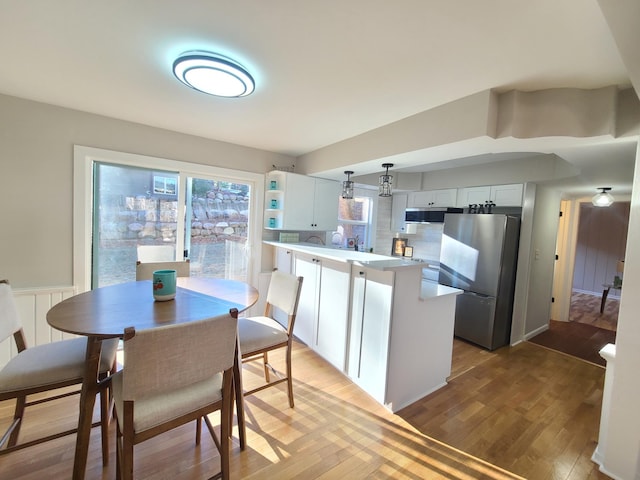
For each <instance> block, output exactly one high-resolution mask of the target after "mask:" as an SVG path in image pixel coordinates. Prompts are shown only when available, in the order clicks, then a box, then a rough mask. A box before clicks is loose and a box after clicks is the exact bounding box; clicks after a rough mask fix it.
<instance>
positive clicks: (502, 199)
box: [456, 183, 523, 208]
mask: <svg viewBox="0 0 640 480" xmlns="http://www.w3.org/2000/svg"><path fill="white" fill-rule="evenodd" d="M522 188H523V185H522V184H521V183H516V184H510V185H493V186H490V185H486V186H483V187H467V188H459V189H458V202H457V204H456V206H457V207H462V208H465V207H468V206H469V205H474V204H478V205H484V204H485V203H487V202H490V201H491V202H493V203H495V204H496V206H498V207H520V206H522Z"/></svg>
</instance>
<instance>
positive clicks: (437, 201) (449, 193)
mask: <svg viewBox="0 0 640 480" xmlns="http://www.w3.org/2000/svg"><path fill="white" fill-rule="evenodd" d="M457 195H458V190H457V189H456V188H445V189H442V190H423V191H420V192H410V193H409V198H408V201H407V207H410V208H411V207H453V206H455V205H456V197H457Z"/></svg>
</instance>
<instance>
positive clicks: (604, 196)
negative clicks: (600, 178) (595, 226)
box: [591, 187, 615, 207]
mask: <svg viewBox="0 0 640 480" xmlns="http://www.w3.org/2000/svg"><path fill="white" fill-rule="evenodd" d="M598 190H602V191H601V192H599V193H596V194H595V195H594V196H593V198H592V199H591V203H593V206H594V207H609V206H611V204H612V203H613V201H614V200H615V199H614V198H613V195H611V194H610V193H608V192H609V190H611V187H598Z"/></svg>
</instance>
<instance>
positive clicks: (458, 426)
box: [0, 340, 607, 480]
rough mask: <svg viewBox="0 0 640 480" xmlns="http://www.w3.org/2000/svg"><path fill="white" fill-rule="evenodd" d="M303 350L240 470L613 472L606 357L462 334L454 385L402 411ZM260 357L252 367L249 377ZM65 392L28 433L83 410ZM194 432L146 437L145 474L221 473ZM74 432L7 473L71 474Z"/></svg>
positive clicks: (263, 395) (141, 464) (0, 471)
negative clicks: (600, 446)
mask: <svg viewBox="0 0 640 480" xmlns="http://www.w3.org/2000/svg"><path fill="white" fill-rule="evenodd" d="M273 357H274V358H273V360H276V361H278V360H281V359H279V358H278V357H277V356H275V355H273ZM293 357H294V358H293V363H294V378H295V380H294V394H295V400H296V406H295V408H294V409H290V408H289V407H288V404H287V397H286V393H285V389H284V387H283V388H282V389H280V387H276V388H272V389H268V390H265V391H263V392H260V393H258V394H256V395H254V396H251V397H247V402H246V403H247V422H248V431H247V435H248V446H247V449H246V450H245V451H244V452H241V451H240V449H239V446H238V443H237V439H236V438H234V445H233V448H232V458H231V475H232V478H246V479H293V478H296V479H305V480H306V479H343V478H348V479H365V478H366V479H371V478H373V479H387V478H393V479H396V478H408V479H440V478H447V479H513V478H529V479H532V480H536V479H545V480H546V479H549V478H554V479H567V480H582V479H604V478H607V477H606V476H604V475H603V474H601V473H599V472H598V471H597V468H596V466H595V464H593V463H592V462H591V461H590V456H591V454H592V453H593V450H594V449H595V446H596V441H597V434H598V423H599V416H600V402H601V397H602V386H603V381H604V369H602V368H599V367H596V366H594V365H591V364H588V363H585V362H582V361H580V360H578V359H574V358H571V357H567V356H564V355H561V354H558V353H556V352H553V351H550V350H547V349H544V348H542V347H539V346H537V345H532V344H529V343H523V344H520V345H518V346H517V347H514V348H504V349H500V350H498V351H497V352H487V351H485V350H481V349H478V348H476V347H475V346H472V345H469V344H466V343H464V342H461V341H458V340H456V341H455V342H454V365H453V371H452V376H451V379H450V382H449V385H447V386H446V387H444V388H442V389H440V390H438V391H437V392H435V393H434V394H432V395H430V396H428V397H426V398H424V399H422V400H421V401H419V402H417V403H415V404H413V405H411V406H409V407H407V408H406V409H404V410H403V411H401V412H399V414H397V415H394V414H391V413H390V412H388V411H387V410H386V409H384V408H383V407H381V406H379V405H378V404H377V403H376V402H374V401H373V400H372V399H371V398H369V397H368V396H367V395H366V394H365V393H363V392H362V391H361V390H360V389H359V388H358V387H356V386H355V385H354V384H352V383H351V382H350V381H349V380H348V379H347V378H346V377H344V376H343V375H342V374H340V373H339V372H337V371H336V370H335V369H334V368H333V367H331V366H330V365H329V364H327V363H326V362H325V361H323V360H322V359H321V358H320V357H318V356H317V355H316V354H315V353H314V352H312V351H311V350H309V349H308V348H306V347H304V346H302V345H299V344H296V347H295V349H294V355H293ZM257 367H258V366H257V365H251V366H248V367H245V378H244V380H245V383H246V384H247V386H249V384H250V383H251V382H252V381H256V378H257V375H259V373H260V371H259V370H258V368H257ZM57 403H58V405H57V406H54V407H52V406H50V405H49V406H42V407H40V406H38V407H32V409H31V411H28V412H27V415H28V417H27V419H26V420H25V422H26V423H25V426H24V427H23V430H24V433H23V435H22V439H23V440H28V439H29V438H30V437H32V436H33V435H34V434H38V433H39V432H40V430H42V429H46V430H51V429H56V428H60V427H61V426H64V425H73V424H74V423H75V422H76V421H77V397H70V398H68V399H65V400H61V401H59V402H57ZM11 409H12V403H11V402H3V403H0V427H4V426H6V425H7V424H8V422H9V418H10V416H11V414H12V411H11ZM54 418H57V420H52V419H54ZM212 418H214V419H217V416H216V415H215V414H214V415H212ZM234 433H235V431H234ZM194 435H195V428H194V426H193V425H186V426H184V427H181V428H179V429H176V430H175V431H173V432H171V433H168V434H165V435H162V436H159V437H156V438H155V439H152V440H150V441H148V442H145V443H143V444H141V445H139V446H137V447H136V450H135V474H136V478H139V479H185V480H186V479H189V480H191V479H201V478H209V477H211V476H212V475H214V474H215V473H217V471H218V469H219V458H218V455H217V451H216V450H215V446H214V445H213V442H212V441H211V439H210V438H209V437H208V436H207V435H206V431H205V432H203V437H202V438H203V441H202V443H201V445H200V446H198V447H197V446H195V444H194ZM114 437H115V433H114V426H113V425H112V427H111V442H112V448H111V450H112V452H111V459H110V464H109V466H108V467H106V468H104V469H103V467H102V463H101V456H100V439H99V430H98V429H93V431H92V436H91V445H90V451H89V459H88V468H87V479H113V478H115V453H114V448H115V445H114ZM74 441H75V436H68V437H65V438H62V439H58V440H55V441H52V442H48V443H46V444H43V445H38V446H35V447H31V448H28V449H25V450H21V451H17V452H12V453H10V454H8V455H2V456H0V479H2V480H5V479H6V480H8V479H12V480H27V479H29V480H30V479H33V480H35V479H38V480H40V479H42V478H51V479H54V478H55V479H58V478H61V479H65V478H70V473H71V470H72V464H73V452H74V450H73V447H74Z"/></svg>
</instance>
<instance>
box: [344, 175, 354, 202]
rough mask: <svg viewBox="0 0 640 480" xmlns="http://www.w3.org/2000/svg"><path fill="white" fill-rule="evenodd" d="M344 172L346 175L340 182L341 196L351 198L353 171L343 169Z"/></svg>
mask: <svg viewBox="0 0 640 480" xmlns="http://www.w3.org/2000/svg"><path fill="white" fill-rule="evenodd" d="M344 174H345V175H346V176H347V179H346V180H345V181H344V182H342V198H345V199H350V198H353V182H352V181H351V175H353V172H352V171H351V170H345V171H344Z"/></svg>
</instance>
